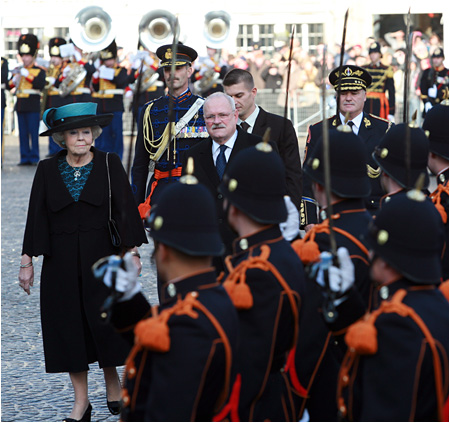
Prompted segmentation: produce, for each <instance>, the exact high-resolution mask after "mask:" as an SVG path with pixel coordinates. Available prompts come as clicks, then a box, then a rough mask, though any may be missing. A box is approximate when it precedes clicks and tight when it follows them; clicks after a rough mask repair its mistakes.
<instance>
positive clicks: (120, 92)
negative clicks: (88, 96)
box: [98, 89, 125, 95]
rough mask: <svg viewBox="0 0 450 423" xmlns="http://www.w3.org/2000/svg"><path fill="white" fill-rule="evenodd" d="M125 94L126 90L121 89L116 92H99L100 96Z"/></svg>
mask: <svg viewBox="0 0 450 423" xmlns="http://www.w3.org/2000/svg"><path fill="white" fill-rule="evenodd" d="M124 92H125V90H121V89H116V90H102V91H99V92H98V94H100V95H110V94H113V95H116V94H123V93H124Z"/></svg>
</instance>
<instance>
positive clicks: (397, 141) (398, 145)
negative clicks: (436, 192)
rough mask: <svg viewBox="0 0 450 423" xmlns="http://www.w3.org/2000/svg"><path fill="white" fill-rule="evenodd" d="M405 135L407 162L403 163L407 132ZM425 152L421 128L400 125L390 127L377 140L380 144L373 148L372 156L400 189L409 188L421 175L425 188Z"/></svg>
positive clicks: (413, 185) (426, 155) (425, 144)
mask: <svg viewBox="0 0 450 423" xmlns="http://www.w3.org/2000/svg"><path fill="white" fill-rule="evenodd" d="M408 132H409V144H410V163H409V169H408V163H407V153H406V150H407V147H406V145H407V139H406V138H407V133H408ZM428 153H429V142H428V138H427V137H426V135H425V132H424V131H423V130H422V129H421V128H411V127H408V126H407V124H404V123H401V124H399V125H395V126H393V127H392V128H391V129H390V130H389V131H388V132H386V134H385V135H384V136H383V138H381V140H380V144H379V145H378V146H377V147H376V148H375V151H374V152H373V153H372V157H373V159H374V160H375V162H376V163H377V164H378V165H379V166H380V167H381V169H382V170H383V172H386V173H387V174H388V175H389V176H390V177H391V178H392V179H394V180H395V181H396V182H397V183H398V184H400V185H401V186H402V187H403V188H406V189H412V188H414V187H415V185H416V182H417V179H418V178H419V176H420V175H421V174H424V175H425V184H424V186H425V187H427V186H428V182H429V179H428V170H427V166H428Z"/></svg>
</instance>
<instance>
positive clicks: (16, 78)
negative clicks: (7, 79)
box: [12, 75, 22, 87]
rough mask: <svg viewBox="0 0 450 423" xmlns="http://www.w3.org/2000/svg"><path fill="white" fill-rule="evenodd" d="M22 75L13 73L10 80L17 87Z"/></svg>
mask: <svg viewBox="0 0 450 423" xmlns="http://www.w3.org/2000/svg"><path fill="white" fill-rule="evenodd" d="M21 79H22V77H21V76H20V75H14V77H13V79H12V81H13V84H14V86H15V87H18V86H19V85H20V80H21Z"/></svg>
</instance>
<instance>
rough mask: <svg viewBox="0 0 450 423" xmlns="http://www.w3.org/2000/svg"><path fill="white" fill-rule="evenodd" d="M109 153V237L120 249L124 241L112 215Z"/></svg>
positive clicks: (107, 163) (107, 166)
mask: <svg viewBox="0 0 450 423" xmlns="http://www.w3.org/2000/svg"><path fill="white" fill-rule="evenodd" d="M108 155H109V153H106V170H107V173H108V194H109V219H108V230H109V235H110V237H111V242H112V245H114V247H120V244H121V243H122V239H121V238H120V234H119V230H118V229H117V223H116V221H115V220H114V219H113V218H112V215H111V179H110V176H109V161H108Z"/></svg>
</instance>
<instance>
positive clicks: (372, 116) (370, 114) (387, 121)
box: [368, 113, 390, 123]
mask: <svg viewBox="0 0 450 423" xmlns="http://www.w3.org/2000/svg"><path fill="white" fill-rule="evenodd" d="M368 115H369V116H370V117H371V118H374V119H378V120H381V121H383V122H386V123H389V122H390V121H389V120H388V119H385V118H382V117H380V116H376V115H373V114H372V113H368Z"/></svg>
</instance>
